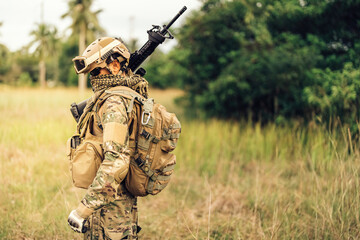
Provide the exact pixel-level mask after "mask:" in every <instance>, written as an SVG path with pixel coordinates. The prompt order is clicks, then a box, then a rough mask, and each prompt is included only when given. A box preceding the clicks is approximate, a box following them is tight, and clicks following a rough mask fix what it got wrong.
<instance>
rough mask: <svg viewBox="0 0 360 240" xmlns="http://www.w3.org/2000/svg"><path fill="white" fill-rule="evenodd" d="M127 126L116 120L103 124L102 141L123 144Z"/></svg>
mask: <svg viewBox="0 0 360 240" xmlns="http://www.w3.org/2000/svg"><path fill="white" fill-rule="evenodd" d="M128 131H129V130H128V126H127V125H126V124H121V123H118V122H109V123H106V124H105V126H104V136H103V141H104V142H107V141H113V142H116V143H119V144H120V145H124V144H125V143H126V139H127V135H128Z"/></svg>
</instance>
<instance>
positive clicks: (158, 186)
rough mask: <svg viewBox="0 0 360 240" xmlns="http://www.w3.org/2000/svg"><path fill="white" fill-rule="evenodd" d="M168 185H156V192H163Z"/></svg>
mask: <svg viewBox="0 0 360 240" xmlns="http://www.w3.org/2000/svg"><path fill="white" fill-rule="evenodd" d="M166 185H167V183H165V184H159V183H158V184H156V185H155V189H156V190H163V189H164V188H165V187H166Z"/></svg>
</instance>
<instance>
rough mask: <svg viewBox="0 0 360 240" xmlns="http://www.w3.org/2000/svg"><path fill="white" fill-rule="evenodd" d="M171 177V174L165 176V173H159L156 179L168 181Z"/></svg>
mask: <svg viewBox="0 0 360 240" xmlns="http://www.w3.org/2000/svg"><path fill="white" fill-rule="evenodd" d="M170 177H171V176H165V175H158V176H157V178H156V180H159V181H167V180H170Z"/></svg>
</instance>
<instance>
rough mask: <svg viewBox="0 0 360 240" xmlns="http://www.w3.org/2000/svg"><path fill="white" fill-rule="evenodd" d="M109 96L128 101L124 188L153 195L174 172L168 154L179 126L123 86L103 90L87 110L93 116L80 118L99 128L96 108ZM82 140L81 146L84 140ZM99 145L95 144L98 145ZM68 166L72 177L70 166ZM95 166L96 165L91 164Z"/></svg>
mask: <svg viewBox="0 0 360 240" xmlns="http://www.w3.org/2000/svg"><path fill="white" fill-rule="evenodd" d="M113 95H119V96H122V97H123V98H126V99H128V100H130V104H129V106H128V110H127V112H128V116H129V122H128V129H129V150H130V165H129V171H128V174H127V176H126V178H125V180H124V182H125V187H126V188H127V190H128V191H129V192H130V193H131V194H132V195H134V196H146V195H148V194H152V195H156V194H158V193H159V192H161V191H162V190H163V189H164V188H165V187H166V186H167V184H168V183H169V181H170V178H171V175H172V173H173V172H174V168H175V164H176V156H175V155H174V154H172V153H171V152H172V151H173V150H174V149H175V148H176V144H177V141H178V139H179V136H180V132H181V124H180V122H179V120H178V119H177V117H176V115H175V114H174V113H169V112H167V111H166V108H165V107H164V106H162V105H161V104H158V103H155V102H154V100H153V99H152V98H148V99H146V98H144V97H143V96H141V95H140V94H138V93H137V92H135V91H134V90H132V89H130V88H128V87H123V86H118V87H113V88H110V89H108V90H106V91H105V94H103V95H101V96H100V97H99V100H98V101H97V102H96V103H95V106H94V108H95V111H91V112H94V113H95V114H90V116H89V117H88V118H86V117H83V118H82V119H83V120H84V119H85V120H86V119H87V120H86V121H88V122H90V121H92V124H94V125H98V126H99V127H100V128H101V126H100V125H101V123H100V117H99V116H98V114H97V112H98V109H99V108H100V106H101V105H102V104H103V103H104V102H105V101H106V99H107V98H109V97H110V96H113ZM91 112H90V113H91ZM80 121H81V120H80ZM79 124H80V122H79ZM82 124H83V125H84V126H87V129H89V126H90V125H91V124H89V123H88V124H86V123H82ZM93 128H94V127H93ZM82 132H85V133H86V134H88V133H89V132H91V131H89V130H86V131H84V130H83V131H82ZM86 134H85V138H86ZM90 136H91V137H90V140H91V141H93V142H92V144H94V142H96V140H95V141H94V137H92V134H91V133H90ZM84 140H85V141H84V142H83V143H84V145H85V143H86V142H87V141H86V139H84ZM83 143H81V144H83ZM101 143H102V142H101ZM101 143H98V145H100V144H101ZM81 144H80V145H79V147H80V146H81ZM95 144H96V143H95ZM87 145H89V143H87ZM88 148H89V147H88ZM93 149H94V150H92V152H94V153H95V155H97V154H96V151H97V149H98V148H97V147H94V148H93ZM75 152H76V151H75ZM99 156H100V157H101V156H102V154H98V155H97V156H95V157H94V158H93V159H95V160H96V159H97V158H98V157H99ZM73 162H74V161H73ZM75 162H76V161H75ZM83 162H84V161H83ZM82 164H84V163H82ZM72 165H73V167H72V169H73V176H74V164H72ZM95 166H97V165H96V164H95ZM91 169H93V168H91ZM96 171H97V169H96ZM75 175H76V174H75ZM83 175H84V176H85V175H86V174H83ZM88 175H89V174H88ZM91 175H93V174H91ZM95 175H96V172H95ZM94 177H95V176H94ZM94 177H93V178H94ZM93 178H92V179H91V182H92V180H93ZM74 182H75V181H74ZM77 182H79V181H77ZM89 185H90V184H89ZM87 187H88V186H87ZM87 187H86V188H87Z"/></svg>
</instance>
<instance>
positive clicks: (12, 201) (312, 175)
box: [0, 87, 360, 239]
mask: <svg viewBox="0 0 360 240" xmlns="http://www.w3.org/2000/svg"><path fill="white" fill-rule="evenodd" d="M90 95H91V93H90V92H86V93H84V94H79V93H78V91H77V90H76V89H49V90H40V89H14V88H7V87H0V116H1V121H0V239H81V235H80V234H77V233H74V232H72V231H71V230H70V228H69V227H68V226H67V222H66V220H67V216H68V214H69V212H70V211H71V210H72V209H73V208H74V207H76V206H77V204H78V201H79V200H80V199H81V197H82V194H83V192H81V191H78V190H76V189H74V188H73V187H72V182H71V177H70V175H69V170H68V162H67V159H66V157H65V142H66V140H67V138H68V137H69V136H71V134H72V133H73V131H74V130H75V122H74V120H73V119H72V117H71V114H70V112H69V105H70V104H71V103H72V102H74V101H76V102H78V101H80V100H83V99H85V98H87V97H89V96H90ZM152 95H153V97H154V98H155V99H157V100H158V102H161V103H163V104H164V105H165V106H167V108H168V109H169V110H174V111H177V110H178V109H176V108H175V105H174V104H173V103H172V99H173V97H175V96H178V95H181V92H179V91H175V90H167V91H159V90H153V91H152ZM177 112H178V113H179V114H180V119H181V120H182V135H181V138H180V141H179V144H178V148H177V149H176V154H177V162H178V164H177V169H176V173H175V176H174V177H173V178H172V180H171V183H170V185H169V187H168V188H167V189H165V190H164V192H162V193H161V194H159V195H158V196H150V197H146V198H141V199H139V222H140V225H141V227H142V228H143V230H142V231H141V235H140V236H141V238H140V239H359V238H360V230H359V229H360V219H359V214H360V198H359V193H360V186H359V168H360V161H359V160H360V159H359V149H358V147H359V146H358V145H357V143H354V141H352V139H351V138H349V135H348V132H347V128H346V126H341V124H339V126H338V127H337V128H334V129H330V130H329V129H326V128H324V127H320V126H316V125H309V127H308V128H303V127H301V126H299V125H297V124H292V125H291V126H290V125H289V126H277V125H274V124H269V125H266V126H262V127H261V126H259V125H256V124H250V123H246V122H243V123H239V122H224V121H219V120H208V121H200V120H192V121H186V120H184V119H183V118H181V111H177Z"/></svg>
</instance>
